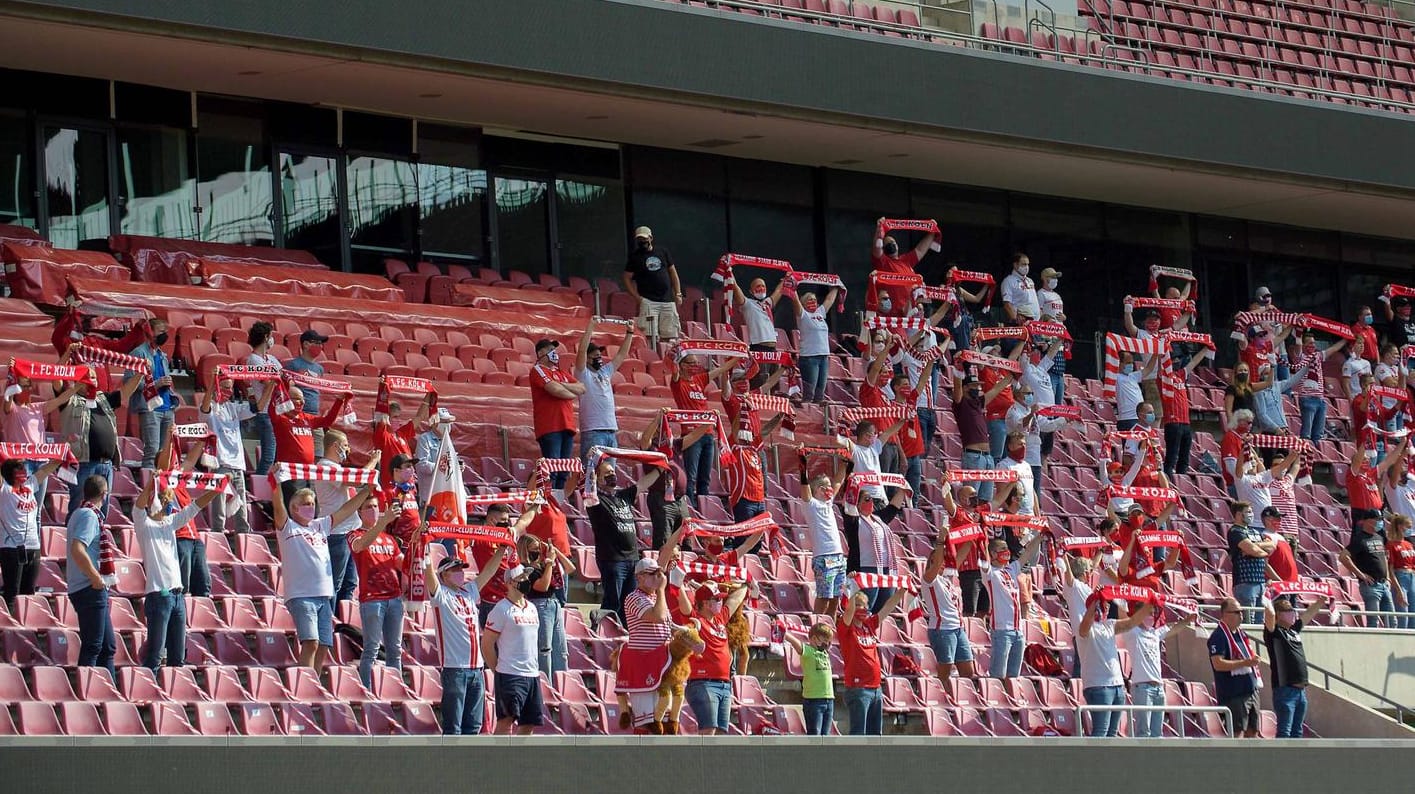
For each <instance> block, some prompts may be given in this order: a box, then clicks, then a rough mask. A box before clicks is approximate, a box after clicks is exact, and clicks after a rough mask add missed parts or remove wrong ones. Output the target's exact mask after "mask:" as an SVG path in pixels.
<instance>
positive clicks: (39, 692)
mask: <svg viewBox="0 0 1415 794" xmlns="http://www.w3.org/2000/svg"><path fill="white" fill-rule="evenodd" d="M104 675H105V677H106V676H107V671H106V670H105V671H104ZM30 677H31V680H33V682H34V699H36V700H45V701H50V702H60V703H62V702H66V701H71V700H79V696H78V695H76V694H74V687H73V685H72V684H70V683H69V674H68V673H66V672H64V668H62V667H36V668H34V669H33V670H31V671H30ZM21 683H23V682H21ZM29 699H30V698H28V697H26V698H24V700H29Z"/></svg>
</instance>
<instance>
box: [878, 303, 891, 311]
mask: <svg viewBox="0 0 1415 794" xmlns="http://www.w3.org/2000/svg"><path fill="white" fill-rule="evenodd" d="M893 308H894V302H893V301H887V300H882V301H880V302H879V310H880V311H882V312H887V311H889V310H890V309H893Z"/></svg>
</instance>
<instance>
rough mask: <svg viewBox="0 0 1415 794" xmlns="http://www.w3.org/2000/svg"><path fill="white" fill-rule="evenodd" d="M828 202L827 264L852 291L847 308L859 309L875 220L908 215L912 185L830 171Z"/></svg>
mask: <svg viewBox="0 0 1415 794" xmlns="http://www.w3.org/2000/svg"><path fill="white" fill-rule="evenodd" d="M826 201H827V208H826V211H825V245H826V262H827V263H829V270H830V272H831V273H836V274H838V275H839V276H840V278H841V280H842V281H844V282H845V286H846V288H847V289H849V291H850V294H849V295H848V296H847V304H846V305H847V306H848V307H849V308H851V309H856V310H860V309H863V308H864V305H865V284H866V282H867V280H868V278H869V274H870V254H871V252H872V251H873V250H874V249H873V246H874V237H875V221H877V220H878V219H879V218H880V217H881V216H884V217H890V218H907V217H908V216H909V182H908V180H905V179H901V178H897V177H881V176H874V175H871V174H861V173H856V172H854V171H827V172H826ZM846 327H850V323H849V322H847V323H846Z"/></svg>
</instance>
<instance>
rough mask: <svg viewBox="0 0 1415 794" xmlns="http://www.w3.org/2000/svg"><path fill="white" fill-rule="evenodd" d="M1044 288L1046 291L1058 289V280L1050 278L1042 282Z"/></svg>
mask: <svg viewBox="0 0 1415 794" xmlns="http://www.w3.org/2000/svg"><path fill="white" fill-rule="evenodd" d="M1042 286H1043V287H1045V288H1046V289H1056V279H1054V278H1049V279H1047V280H1046V281H1043V282H1042Z"/></svg>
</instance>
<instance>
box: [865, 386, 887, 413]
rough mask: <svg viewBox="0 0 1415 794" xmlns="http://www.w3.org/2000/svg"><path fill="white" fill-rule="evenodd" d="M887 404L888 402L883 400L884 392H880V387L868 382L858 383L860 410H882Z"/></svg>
mask: <svg viewBox="0 0 1415 794" xmlns="http://www.w3.org/2000/svg"><path fill="white" fill-rule="evenodd" d="M888 404H889V403H888V401H887V400H885V399H884V392H883V391H881V390H880V387H878V386H876V385H874V384H873V383H870V382H869V381H863V382H861V383H860V407H861V408H883V407H884V406H886V405H888Z"/></svg>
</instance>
